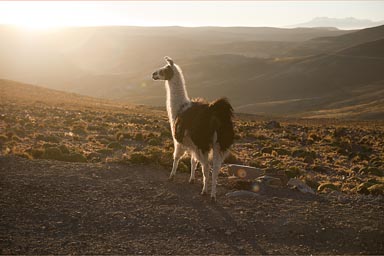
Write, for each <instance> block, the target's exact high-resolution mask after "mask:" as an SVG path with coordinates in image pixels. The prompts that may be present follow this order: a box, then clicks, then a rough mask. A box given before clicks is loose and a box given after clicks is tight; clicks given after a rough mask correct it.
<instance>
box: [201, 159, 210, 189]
mask: <svg viewBox="0 0 384 256" xmlns="http://www.w3.org/2000/svg"><path fill="white" fill-rule="evenodd" d="M201 169H202V171H203V190H202V191H201V194H202V195H206V194H208V180H209V165H208V161H206V162H205V163H201Z"/></svg>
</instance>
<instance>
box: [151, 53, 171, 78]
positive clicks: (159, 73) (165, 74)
mask: <svg viewBox="0 0 384 256" xmlns="http://www.w3.org/2000/svg"><path fill="white" fill-rule="evenodd" d="M164 59H165V60H166V62H167V65H165V66H164V67H162V68H160V69H159V70H156V71H155V72H153V74H152V78H153V80H171V78H172V77H173V74H174V71H173V68H174V65H173V60H172V59H171V58H169V57H164Z"/></svg>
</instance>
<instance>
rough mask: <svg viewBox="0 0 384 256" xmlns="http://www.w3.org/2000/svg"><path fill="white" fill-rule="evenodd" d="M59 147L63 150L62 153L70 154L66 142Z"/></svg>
mask: <svg viewBox="0 0 384 256" xmlns="http://www.w3.org/2000/svg"><path fill="white" fill-rule="evenodd" d="M59 149H60V150H61V152H62V153H64V154H69V149H68V148H67V146H66V145H64V144H62V145H60V146H59Z"/></svg>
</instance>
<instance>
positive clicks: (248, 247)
mask: <svg viewBox="0 0 384 256" xmlns="http://www.w3.org/2000/svg"><path fill="white" fill-rule="evenodd" d="M235 126H236V142H235V145H234V147H233V148H232V152H231V154H230V156H229V157H228V159H227V161H226V164H230V163H236V164H245V165H249V166H253V167H257V168H258V169H259V170H262V171H263V172H265V174H267V175H269V176H278V177H280V178H281V179H280V180H281V181H282V182H281V184H278V185H276V184H274V185H273V186H272V185H271V186H270V185H269V184H267V183H265V184H264V183H255V182H256V181H255V180H249V179H241V178H234V177H230V176H229V174H228V167H227V166H226V165H225V166H223V168H222V173H221V175H220V178H219V190H218V202H217V203H212V202H210V200H209V198H208V197H202V196H200V194H199V192H200V189H201V174H200V170H198V171H197V177H198V182H196V183H195V184H188V182H187V181H188V176H189V174H188V172H189V171H188V169H189V160H188V159H185V160H183V161H182V162H181V164H180V167H179V171H178V175H177V176H176V180H175V181H173V182H169V181H167V177H168V174H169V171H170V167H171V164H172V150H173V145H172V140H171V133H170V128H169V124H168V121H167V117H166V113H165V111H164V109H163V108H151V107H146V106H138V105H125V104H120V103H116V102H112V101H106V100H98V99H94V98H89V97H84V96H79V95H75V94H69V93H64V92H60V91H53V90H48V89H44V88H41V87H38V86H32V85H27V84H21V83H17V82H12V81H8V80H0V150H1V156H0V215H1V218H0V253H2V254H384V242H383V241H384V199H383V194H384V178H383V172H384V152H383V148H384V122H383V121H347V120H335V119H292V118H274V119H273V120H272V119H271V118H268V117H261V116H254V115H245V114H236V117H235ZM290 179H295V180H299V181H302V182H303V183H304V184H306V185H307V186H308V187H310V188H311V189H312V190H313V191H314V192H315V193H314V194H310V193H306V194H305V193H302V192H300V191H299V190H298V189H295V188H292V187H289V186H287V185H286V181H288V180H290ZM284 181H285V182H284ZM255 184H259V187H258V189H257V190H255V189H254V188H255V187H254V185H255Z"/></svg>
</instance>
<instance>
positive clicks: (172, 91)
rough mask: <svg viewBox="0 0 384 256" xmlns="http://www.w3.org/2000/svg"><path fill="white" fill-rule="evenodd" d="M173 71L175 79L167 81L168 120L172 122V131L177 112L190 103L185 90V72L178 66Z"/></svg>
mask: <svg viewBox="0 0 384 256" xmlns="http://www.w3.org/2000/svg"><path fill="white" fill-rule="evenodd" d="M172 69H173V77H172V78H171V79H170V80H167V81H165V89H166V91H167V112H168V118H169V121H170V122H171V129H172V130H173V124H174V122H175V119H176V115H177V112H178V111H179V110H180V107H181V106H183V105H187V104H188V103H190V100H189V97H188V93H187V90H186V89H185V81H184V76H183V72H182V71H181V69H180V68H179V67H178V66H177V65H176V64H174V65H173V67H172Z"/></svg>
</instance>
